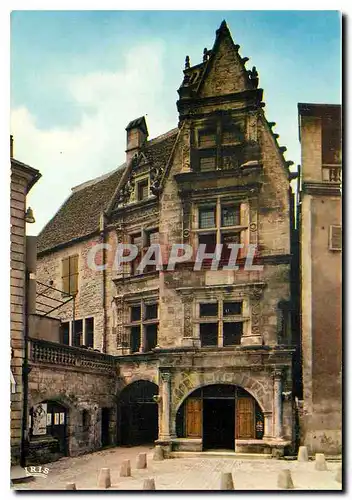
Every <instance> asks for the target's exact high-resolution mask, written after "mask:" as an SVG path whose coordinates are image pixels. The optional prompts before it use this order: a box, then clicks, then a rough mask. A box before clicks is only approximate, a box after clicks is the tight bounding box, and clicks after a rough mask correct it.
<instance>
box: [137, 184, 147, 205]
mask: <svg viewBox="0 0 352 500" xmlns="http://www.w3.org/2000/svg"><path fill="white" fill-rule="evenodd" d="M148 196H149V184H148V179H145V180H143V181H140V182H138V183H137V200H138V201H141V200H146V199H147V198H148Z"/></svg>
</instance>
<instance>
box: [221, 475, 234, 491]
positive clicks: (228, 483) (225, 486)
mask: <svg viewBox="0 0 352 500" xmlns="http://www.w3.org/2000/svg"><path fill="white" fill-rule="evenodd" d="M234 489H235V487H234V484H233V479H232V474H231V472H222V473H221V480H220V490H234Z"/></svg>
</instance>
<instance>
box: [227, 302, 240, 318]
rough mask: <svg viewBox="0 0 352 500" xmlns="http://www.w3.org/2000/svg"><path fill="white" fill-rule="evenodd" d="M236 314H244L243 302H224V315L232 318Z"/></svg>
mask: <svg viewBox="0 0 352 500" xmlns="http://www.w3.org/2000/svg"><path fill="white" fill-rule="evenodd" d="M234 314H242V302H224V303H223V315H224V316H232V315H234Z"/></svg>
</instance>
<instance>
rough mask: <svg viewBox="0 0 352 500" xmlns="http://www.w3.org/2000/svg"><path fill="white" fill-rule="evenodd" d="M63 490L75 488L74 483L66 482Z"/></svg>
mask: <svg viewBox="0 0 352 500" xmlns="http://www.w3.org/2000/svg"><path fill="white" fill-rule="evenodd" d="M65 490H77V488H76V483H67V484H66V486H65Z"/></svg>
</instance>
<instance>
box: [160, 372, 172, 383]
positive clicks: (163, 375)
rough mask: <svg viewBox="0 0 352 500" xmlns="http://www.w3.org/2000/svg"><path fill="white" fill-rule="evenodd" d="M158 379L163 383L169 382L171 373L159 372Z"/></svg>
mask: <svg viewBox="0 0 352 500" xmlns="http://www.w3.org/2000/svg"><path fill="white" fill-rule="evenodd" d="M160 377H161V380H162V381H163V382H170V380H171V373H170V372H160Z"/></svg>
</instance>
